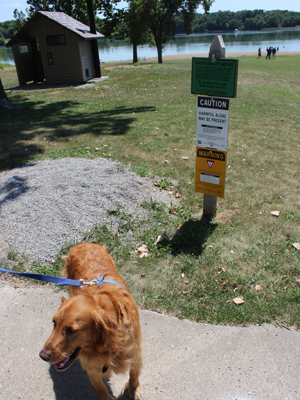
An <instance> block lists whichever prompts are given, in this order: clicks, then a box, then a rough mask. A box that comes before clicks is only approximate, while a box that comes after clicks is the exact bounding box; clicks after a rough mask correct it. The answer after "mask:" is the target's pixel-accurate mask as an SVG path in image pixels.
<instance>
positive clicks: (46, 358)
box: [40, 349, 52, 361]
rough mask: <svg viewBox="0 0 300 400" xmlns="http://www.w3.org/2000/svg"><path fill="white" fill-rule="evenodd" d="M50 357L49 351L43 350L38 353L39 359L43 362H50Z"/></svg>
mask: <svg viewBox="0 0 300 400" xmlns="http://www.w3.org/2000/svg"><path fill="white" fill-rule="evenodd" d="M51 356H52V355H51V353H50V351H47V350H44V349H43V350H41V351H40V357H41V359H42V360H44V361H50V359H51Z"/></svg>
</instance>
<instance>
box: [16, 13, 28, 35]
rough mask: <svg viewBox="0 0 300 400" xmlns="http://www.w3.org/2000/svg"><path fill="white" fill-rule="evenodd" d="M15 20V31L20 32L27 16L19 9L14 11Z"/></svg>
mask: <svg viewBox="0 0 300 400" xmlns="http://www.w3.org/2000/svg"><path fill="white" fill-rule="evenodd" d="M14 19H15V20H16V23H15V30H16V32H18V31H19V30H20V29H21V28H22V26H23V25H25V23H26V15H25V14H24V13H23V11H18V10H17V9H15V10H14Z"/></svg>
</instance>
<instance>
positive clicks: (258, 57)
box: [257, 47, 261, 59]
mask: <svg viewBox="0 0 300 400" xmlns="http://www.w3.org/2000/svg"><path fill="white" fill-rule="evenodd" d="M257 59H261V47H260V48H259V49H258V54H257Z"/></svg>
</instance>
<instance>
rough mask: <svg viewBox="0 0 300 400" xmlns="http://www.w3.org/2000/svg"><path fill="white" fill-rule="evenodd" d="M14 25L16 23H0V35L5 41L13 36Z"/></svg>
mask: <svg viewBox="0 0 300 400" xmlns="http://www.w3.org/2000/svg"><path fill="white" fill-rule="evenodd" d="M15 25H16V21H14V20H12V21H5V22H0V34H2V35H3V36H4V37H5V39H10V38H12V37H13V36H14V34H15V29H16V28H15Z"/></svg>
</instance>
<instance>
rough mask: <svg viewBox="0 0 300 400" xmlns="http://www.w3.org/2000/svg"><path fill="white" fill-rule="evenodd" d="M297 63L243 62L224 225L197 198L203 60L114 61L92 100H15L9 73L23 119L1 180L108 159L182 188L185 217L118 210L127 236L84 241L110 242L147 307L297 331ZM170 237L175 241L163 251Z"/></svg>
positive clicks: (19, 94)
mask: <svg viewBox="0 0 300 400" xmlns="http://www.w3.org/2000/svg"><path fill="white" fill-rule="evenodd" d="M299 63H300V56H299V55H280V54H278V56H277V57H276V60H265V59H264V58H263V59H262V60H257V59H256V58H255V57H253V58H252V57H249V56H243V57H240V61H239V76H238V90H237V98H236V99H231V100H230V121H229V143H228V161H227V172H226V186H225V197H224V199H218V210H217V216H216V217H215V218H214V219H212V220H206V219H204V218H202V205H203V195H202V194H199V193H195V192H194V179H195V177H194V169H195V143H196V96H195V95H191V93H190V86H191V82H190V81H191V60H182V61H165V62H164V64H162V65H158V64H156V63H151V62H147V61H145V62H142V63H141V64H140V65H139V66H136V67H133V66H131V65H130V64H117V63H108V64H105V65H102V66H101V67H102V74H103V75H108V76H109V80H107V81H104V82H103V83H101V84H96V85H95V86H94V87H92V88H86V89H76V88H74V87H68V88H53V89H47V90H14V91H11V92H10V91H8V90H7V89H9V88H13V87H16V86H17V85H18V82H17V76H16V71H15V70H14V69H7V68H5V69H4V71H3V70H1V71H0V78H1V80H2V83H3V86H4V88H5V89H6V90H7V95H8V97H9V100H10V101H11V102H12V103H13V105H14V107H15V109H14V110H13V111H0V119H1V133H0V134H1V144H0V147H1V153H0V169H1V170H5V169H9V168H13V167H15V166H17V165H20V164H21V163H26V162H28V161H32V160H40V159H43V158H46V157H50V158H58V157H74V156H76V157H86V158H92V157H106V158H109V159H112V160H114V161H119V162H121V163H122V164H123V165H130V167H131V169H132V170H134V171H135V172H137V173H138V174H141V175H143V176H151V177H152V176H158V177H160V179H164V181H163V182H166V181H167V180H168V179H170V178H173V179H176V180H177V181H178V187H176V188H175V191H176V192H179V193H181V194H182V195H183V198H182V201H181V205H180V206H177V207H175V206H171V207H169V208H167V207H165V206H161V205H159V204H156V203H155V202H152V201H151V200H149V202H148V203H145V204H144V207H146V208H147V209H148V210H149V212H150V214H149V218H148V219H147V220H145V221H144V223H143V224H140V223H139V224H136V223H135V222H134V220H133V219H132V218H131V217H130V216H128V215H125V214H122V212H121V211H120V210H111V212H115V213H120V216H121V220H122V224H121V227H120V230H119V232H118V236H116V235H114V234H113V233H112V232H110V231H109V230H108V229H107V228H105V227H95V228H94V230H93V231H92V232H89V233H87V236H86V240H91V241H100V242H101V243H105V244H107V245H108V247H109V251H110V252H111V254H112V255H113V257H114V258H115V259H116V263H117V266H118V268H119V270H120V273H121V274H122V276H123V277H124V278H125V280H126V281H127V282H128V284H129V287H130V288H131V290H132V292H133V294H134V296H135V298H136V300H137V302H138V304H139V306H140V307H145V308H149V309H153V310H158V311H162V312H170V313H173V314H174V315H177V316H180V317H186V318H190V319H193V320H196V321H206V322H213V323H222V324H247V323H263V322H274V321H277V322H278V323H283V324H287V325H296V326H298V327H299V326H300V266H299V259H300V251H299V250H297V249H296V248H295V247H294V246H293V243H298V242H300V225H299V223H300V201H299V188H300V179H299V171H300V158H299V154H300V141H299V133H300V132H299V123H300V117H299V106H300V70H299ZM183 157H184V158H188V159H183ZM165 160H167V161H168V162H167V163H166V162H165ZM272 211H280V215H279V216H278V217H275V216H273V215H272V214H271V212H272ZM164 230H165V231H166V232H167V234H168V236H169V238H170V240H167V241H165V242H163V243H162V245H161V246H159V247H158V246H155V245H154V242H155V241H156V239H157V236H158V235H159V234H161V233H162V232H163V231H164ZM129 233H130V234H129ZM142 244H146V245H147V246H148V248H149V250H150V252H149V257H147V258H142V259H141V258H139V255H138V253H135V251H134V250H136V249H137V247H139V246H140V245H142ZM66 251H67V249H63V250H62V253H64V252H66ZM61 264H62V261H61V258H60V256H59V255H58V258H57V262H56V267H57V268H60V267H61ZM16 266H17V265H16ZM35 268H36V269H37V270H39V269H45V268H48V266H40V265H35ZM51 273H52V271H51ZM240 296H242V297H243V301H244V303H243V304H241V305H236V304H235V303H234V301H233V299H235V298H237V297H240Z"/></svg>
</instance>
